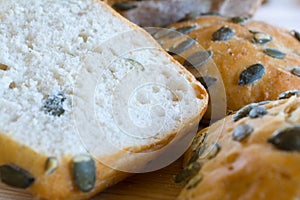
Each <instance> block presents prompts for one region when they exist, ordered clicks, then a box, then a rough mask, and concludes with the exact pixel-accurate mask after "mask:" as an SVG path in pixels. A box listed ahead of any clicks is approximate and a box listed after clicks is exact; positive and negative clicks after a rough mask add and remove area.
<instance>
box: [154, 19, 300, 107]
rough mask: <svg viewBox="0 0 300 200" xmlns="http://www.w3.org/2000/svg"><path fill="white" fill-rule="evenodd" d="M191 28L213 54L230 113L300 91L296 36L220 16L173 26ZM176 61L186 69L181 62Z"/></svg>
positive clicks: (299, 44) (299, 48)
mask: <svg viewBox="0 0 300 200" xmlns="http://www.w3.org/2000/svg"><path fill="white" fill-rule="evenodd" d="M187 27H190V31H189V32H188V36H189V37H190V38H193V39H195V40H196V41H197V42H198V43H199V44H200V45H201V46H202V47H203V48H204V49H206V50H207V51H209V52H210V53H211V54H212V59H213V61H214V62H215V64H216V65H217V67H218V69H219V71H220V73H221V75H222V78H223V82H224V86H225V90H226V95H227V107H228V109H229V110H237V109H239V108H241V107H242V106H244V105H247V104H249V103H251V102H257V101H264V100H269V99H276V98H277V96H278V95H279V94H280V93H281V92H283V91H286V90H292V89H300V76H299V74H300V73H299V72H300V70H299V66H300V40H299V37H298V35H299V33H298V32H296V31H288V30H285V29H282V28H278V27H275V26H272V25H270V24H267V23H264V22H259V21H251V20H249V19H248V18H244V17H234V18H227V17H221V16H201V17H199V18H198V19H195V20H190V21H187V22H181V23H176V24H173V25H171V26H170V27H169V28H173V29H175V30H178V29H184V28H185V29H186V28H187ZM154 37H155V35H154ZM157 39H158V41H159V42H160V43H161V44H163V46H164V48H166V49H168V48H170V47H171V46H172V45H173V44H168V42H167V41H168V37H162V38H157ZM180 45H181V44H180V43H179V44H177V46H180ZM172 48H173V49H174V47H173V46H172ZM189 48H190V49H192V48H193V46H190V47H189ZM176 50H177V51H178V52H181V57H182V55H183V56H184V57H186V58H189V57H193V54H196V53H197V52H193V51H192V50H191V51H189V49H178V48H177V49H176ZM181 50H184V51H183V52H182V51H181ZM175 58H176V59H177V60H179V61H180V62H181V63H183V64H184V65H186V63H185V61H184V60H183V59H182V58H179V57H175ZM194 60H195V62H194V63H193V64H194V66H195V67H201V65H202V64H201V63H197V59H194ZM199 61H201V62H202V59H199ZM197 65H198V66H197ZM187 67H189V68H190V65H187ZM194 71H195V70H194ZM196 71H197V70H196ZM193 73H194V72H193ZM194 75H195V76H196V78H198V79H201V78H202V77H201V75H198V74H196V73H194ZM211 78H213V77H211ZM216 92H218V91H216Z"/></svg>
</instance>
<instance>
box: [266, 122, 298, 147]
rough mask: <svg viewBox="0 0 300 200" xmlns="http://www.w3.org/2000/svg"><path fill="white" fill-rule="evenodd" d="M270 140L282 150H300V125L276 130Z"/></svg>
mask: <svg viewBox="0 0 300 200" xmlns="http://www.w3.org/2000/svg"><path fill="white" fill-rule="evenodd" d="M268 142H269V143H271V144H273V145H274V146H275V147H276V148H278V149H280V150H285V151H300V126H294V127H288V128H285V129H282V130H279V131H276V132H275V133H274V135H273V136H272V137H271V138H269V139H268Z"/></svg>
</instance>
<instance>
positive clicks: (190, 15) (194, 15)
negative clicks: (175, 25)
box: [177, 11, 200, 22]
mask: <svg viewBox="0 0 300 200" xmlns="http://www.w3.org/2000/svg"><path fill="white" fill-rule="evenodd" d="M199 15H200V13H199V12H196V11H195V12H191V13H188V14H186V15H185V16H184V17H183V18H181V19H180V20H178V21H177V22H185V21H190V20H194V19H197V17H199Z"/></svg>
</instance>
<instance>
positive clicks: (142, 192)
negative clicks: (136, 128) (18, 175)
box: [0, 160, 183, 200]
mask: <svg viewBox="0 0 300 200" xmlns="http://www.w3.org/2000/svg"><path fill="white" fill-rule="evenodd" d="M180 170H181V161H180V160H178V161H176V162H175V163H173V164H172V165H170V166H168V167H166V168H164V169H161V170H159V171H156V172H151V173H145V174H137V175H134V176H132V177H129V178H128V179H126V180H125V181H123V182H121V183H119V184H117V185H115V186H113V187H111V188H108V189H107V190H105V191H104V192H102V193H101V194H99V195H98V196H95V197H93V198H92V199H91V200H116V199H117V200H128V199H130V200H174V199H175V198H176V196H177V195H178V194H179V192H180V190H181V189H182V187H183V185H180V184H175V183H174V176H175V174H177V173H178V171H180ZM32 198H33V197H32V196H31V195H30V194H28V193H26V192H24V191H22V190H15V189H12V188H9V187H7V186H5V185H1V184H0V200H32Z"/></svg>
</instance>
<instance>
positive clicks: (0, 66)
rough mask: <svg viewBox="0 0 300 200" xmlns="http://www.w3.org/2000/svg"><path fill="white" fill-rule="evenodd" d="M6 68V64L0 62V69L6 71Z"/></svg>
mask: <svg viewBox="0 0 300 200" xmlns="http://www.w3.org/2000/svg"><path fill="white" fill-rule="evenodd" d="M7 69H8V66H7V65H4V64H1V63H0V70H3V71H6V70H7Z"/></svg>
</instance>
